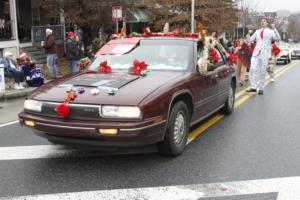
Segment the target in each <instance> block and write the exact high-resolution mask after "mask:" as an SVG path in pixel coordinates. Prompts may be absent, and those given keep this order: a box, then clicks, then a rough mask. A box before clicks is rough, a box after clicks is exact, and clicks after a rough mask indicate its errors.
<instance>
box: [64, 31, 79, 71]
mask: <svg viewBox="0 0 300 200" xmlns="http://www.w3.org/2000/svg"><path fill="white" fill-rule="evenodd" d="M80 54H81V50H80V48H79V45H78V44H77V42H76V41H75V34H74V33H73V32H68V38H67V45H66V57H67V60H68V61H69V68H70V73H76V72H79V60H80Z"/></svg>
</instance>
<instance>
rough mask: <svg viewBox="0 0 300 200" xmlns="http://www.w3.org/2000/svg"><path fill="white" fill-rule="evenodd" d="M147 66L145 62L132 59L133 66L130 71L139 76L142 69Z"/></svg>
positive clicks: (145, 68)
mask: <svg viewBox="0 0 300 200" xmlns="http://www.w3.org/2000/svg"><path fill="white" fill-rule="evenodd" d="M147 66H148V65H147V64H146V63H145V62H140V61H138V60H134V62H133V66H132V67H131V73H132V74H134V75H136V76H140V75H141V72H142V71H144V70H147Z"/></svg>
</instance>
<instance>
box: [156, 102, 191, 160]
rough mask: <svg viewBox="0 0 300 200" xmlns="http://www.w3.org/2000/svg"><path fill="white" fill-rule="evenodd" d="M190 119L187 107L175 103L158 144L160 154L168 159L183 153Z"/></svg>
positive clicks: (182, 103) (183, 104) (181, 103)
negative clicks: (161, 139) (162, 137)
mask: <svg viewBox="0 0 300 200" xmlns="http://www.w3.org/2000/svg"><path fill="white" fill-rule="evenodd" d="M189 126H190V119H189V111H188V107H187V105H186V104H185V103H184V102H183V101H179V102H177V103H176V104H175V105H174V106H173V108H172V109H171V113H170V116H169V119H168V123H167V129H166V133H165V137H164V140H163V141H162V142H160V143H159V144H158V150H159V152H160V154H162V155H165V156H170V157H176V156H179V155H180V154H182V153H183V152H184V149H185V146H186V143H187V138H188V133H189Z"/></svg>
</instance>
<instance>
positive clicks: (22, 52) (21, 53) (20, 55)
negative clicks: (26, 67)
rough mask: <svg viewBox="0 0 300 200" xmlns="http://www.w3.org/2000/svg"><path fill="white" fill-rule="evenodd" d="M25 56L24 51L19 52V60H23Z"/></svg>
mask: <svg viewBox="0 0 300 200" xmlns="http://www.w3.org/2000/svg"><path fill="white" fill-rule="evenodd" d="M26 56H27V54H26V53H25V51H20V52H19V58H24V57H26Z"/></svg>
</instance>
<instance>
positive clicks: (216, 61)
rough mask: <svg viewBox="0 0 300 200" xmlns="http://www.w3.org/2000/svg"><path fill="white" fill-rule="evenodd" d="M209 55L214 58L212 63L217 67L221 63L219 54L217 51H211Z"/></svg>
mask: <svg viewBox="0 0 300 200" xmlns="http://www.w3.org/2000/svg"><path fill="white" fill-rule="evenodd" d="M209 55H210V56H211V57H212V63H213V64H214V65H215V64H217V63H218V62H219V57H218V53H217V51H216V50H215V49H211V50H209Z"/></svg>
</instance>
